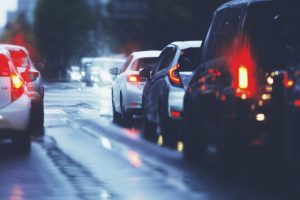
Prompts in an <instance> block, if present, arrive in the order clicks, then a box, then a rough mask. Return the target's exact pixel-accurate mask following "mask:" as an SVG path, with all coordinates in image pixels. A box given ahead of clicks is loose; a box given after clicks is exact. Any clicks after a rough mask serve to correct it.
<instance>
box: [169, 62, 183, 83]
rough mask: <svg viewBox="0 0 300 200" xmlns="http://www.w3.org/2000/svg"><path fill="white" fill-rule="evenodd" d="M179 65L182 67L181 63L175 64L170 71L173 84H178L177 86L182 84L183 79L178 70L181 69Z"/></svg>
mask: <svg viewBox="0 0 300 200" xmlns="http://www.w3.org/2000/svg"><path fill="white" fill-rule="evenodd" d="M179 67H180V66H179V64H176V65H174V66H173V67H172V68H171V69H170V71H169V73H168V76H169V80H170V82H171V83H172V84H173V85H177V86H180V85H182V82H181V79H180V77H179V75H178V73H177V70H178V69H179Z"/></svg>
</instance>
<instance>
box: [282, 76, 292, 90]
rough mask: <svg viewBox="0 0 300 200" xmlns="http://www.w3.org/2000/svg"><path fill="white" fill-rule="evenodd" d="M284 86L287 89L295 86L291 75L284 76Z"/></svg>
mask: <svg viewBox="0 0 300 200" xmlns="http://www.w3.org/2000/svg"><path fill="white" fill-rule="evenodd" d="M283 85H284V87H285V88H287V89H288V88H291V87H293V86H294V81H293V80H292V79H290V78H289V75H288V73H287V72H286V73H284V75H283Z"/></svg>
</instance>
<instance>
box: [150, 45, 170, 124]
mask: <svg viewBox="0 0 300 200" xmlns="http://www.w3.org/2000/svg"><path fill="white" fill-rule="evenodd" d="M175 54H176V48H175V46H168V47H166V48H165V49H164V50H163V52H162V53H161V55H160V57H159V59H158V62H157V64H156V65H155V67H154V70H153V72H152V73H151V78H150V80H148V81H147V83H146V86H145V88H144V109H145V112H146V114H147V119H148V120H150V121H152V122H155V123H157V122H158V115H157V111H158V101H159V97H160V93H161V89H162V88H163V87H164V84H165V80H164V79H165V76H166V75H167V73H168V69H169V67H170V65H171V64H172V63H173V60H174V57H175Z"/></svg>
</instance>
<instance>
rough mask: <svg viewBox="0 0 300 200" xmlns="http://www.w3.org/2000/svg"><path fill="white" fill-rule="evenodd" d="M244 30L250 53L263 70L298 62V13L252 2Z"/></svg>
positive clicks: (299, 20) (299, 16)
mask: <svg viewBox="0 0 300 200" xmlns="http://www.w3.org/2000/svg"><path fill="white" fill-rule="evenodd" d="M246 32H247V33H248V37H249V40H250V43H251V49H252V53H253V56H254V58H255V60H256V62H257V66H259V67H260V68H261V69H262V70H263V71H272V70H274V69H284V68H286V67H288V66H299V64H300V62H299V61H300V57H299V56H300V38H299V35H300V15H299V14H298V12H293V11H292V10H290V9H284V8H280V9H276V7H275V6H271V5H270V4H258V5H256V6H254V7H253V8H252V9H251V10H250V12H249V15H248V20H247V23H246Z"/></svg>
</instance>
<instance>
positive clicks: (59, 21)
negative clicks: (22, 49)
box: [34, 0, 95, 78]
mask: <svg viewBox="0 0 300 200" xmlns="http://www.w3.org/2000/svg"><path fill="white" fill-rule="evenodd" d="M94 24H95V18H94V16H93V14H92V12H91V10H90V7H88V5H87V4H86V1H85V0H39V1H38V3H37V7H36V11H35V22H34V33H35V36H36V40H37V45H38V49H39V51H40V53H41V55H42V57H43V58H44V59H45V60H46V63H45V71H46V73H47V74H46V75H47V76H48V77H49V78H56V77H58V76H61V77H64V76H65V75H66V68H67V67H68V66H69V65H70V63H72V62H76V60H78V59H79V58H80V57H82V56H84V55H85V54H88V52H89V51H90V50H91V49H90V46H92V45H90V44H91V42H92V41H90V40H89V36H90V35H91V34H92V28H93V26H94Z"/></svg>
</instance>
